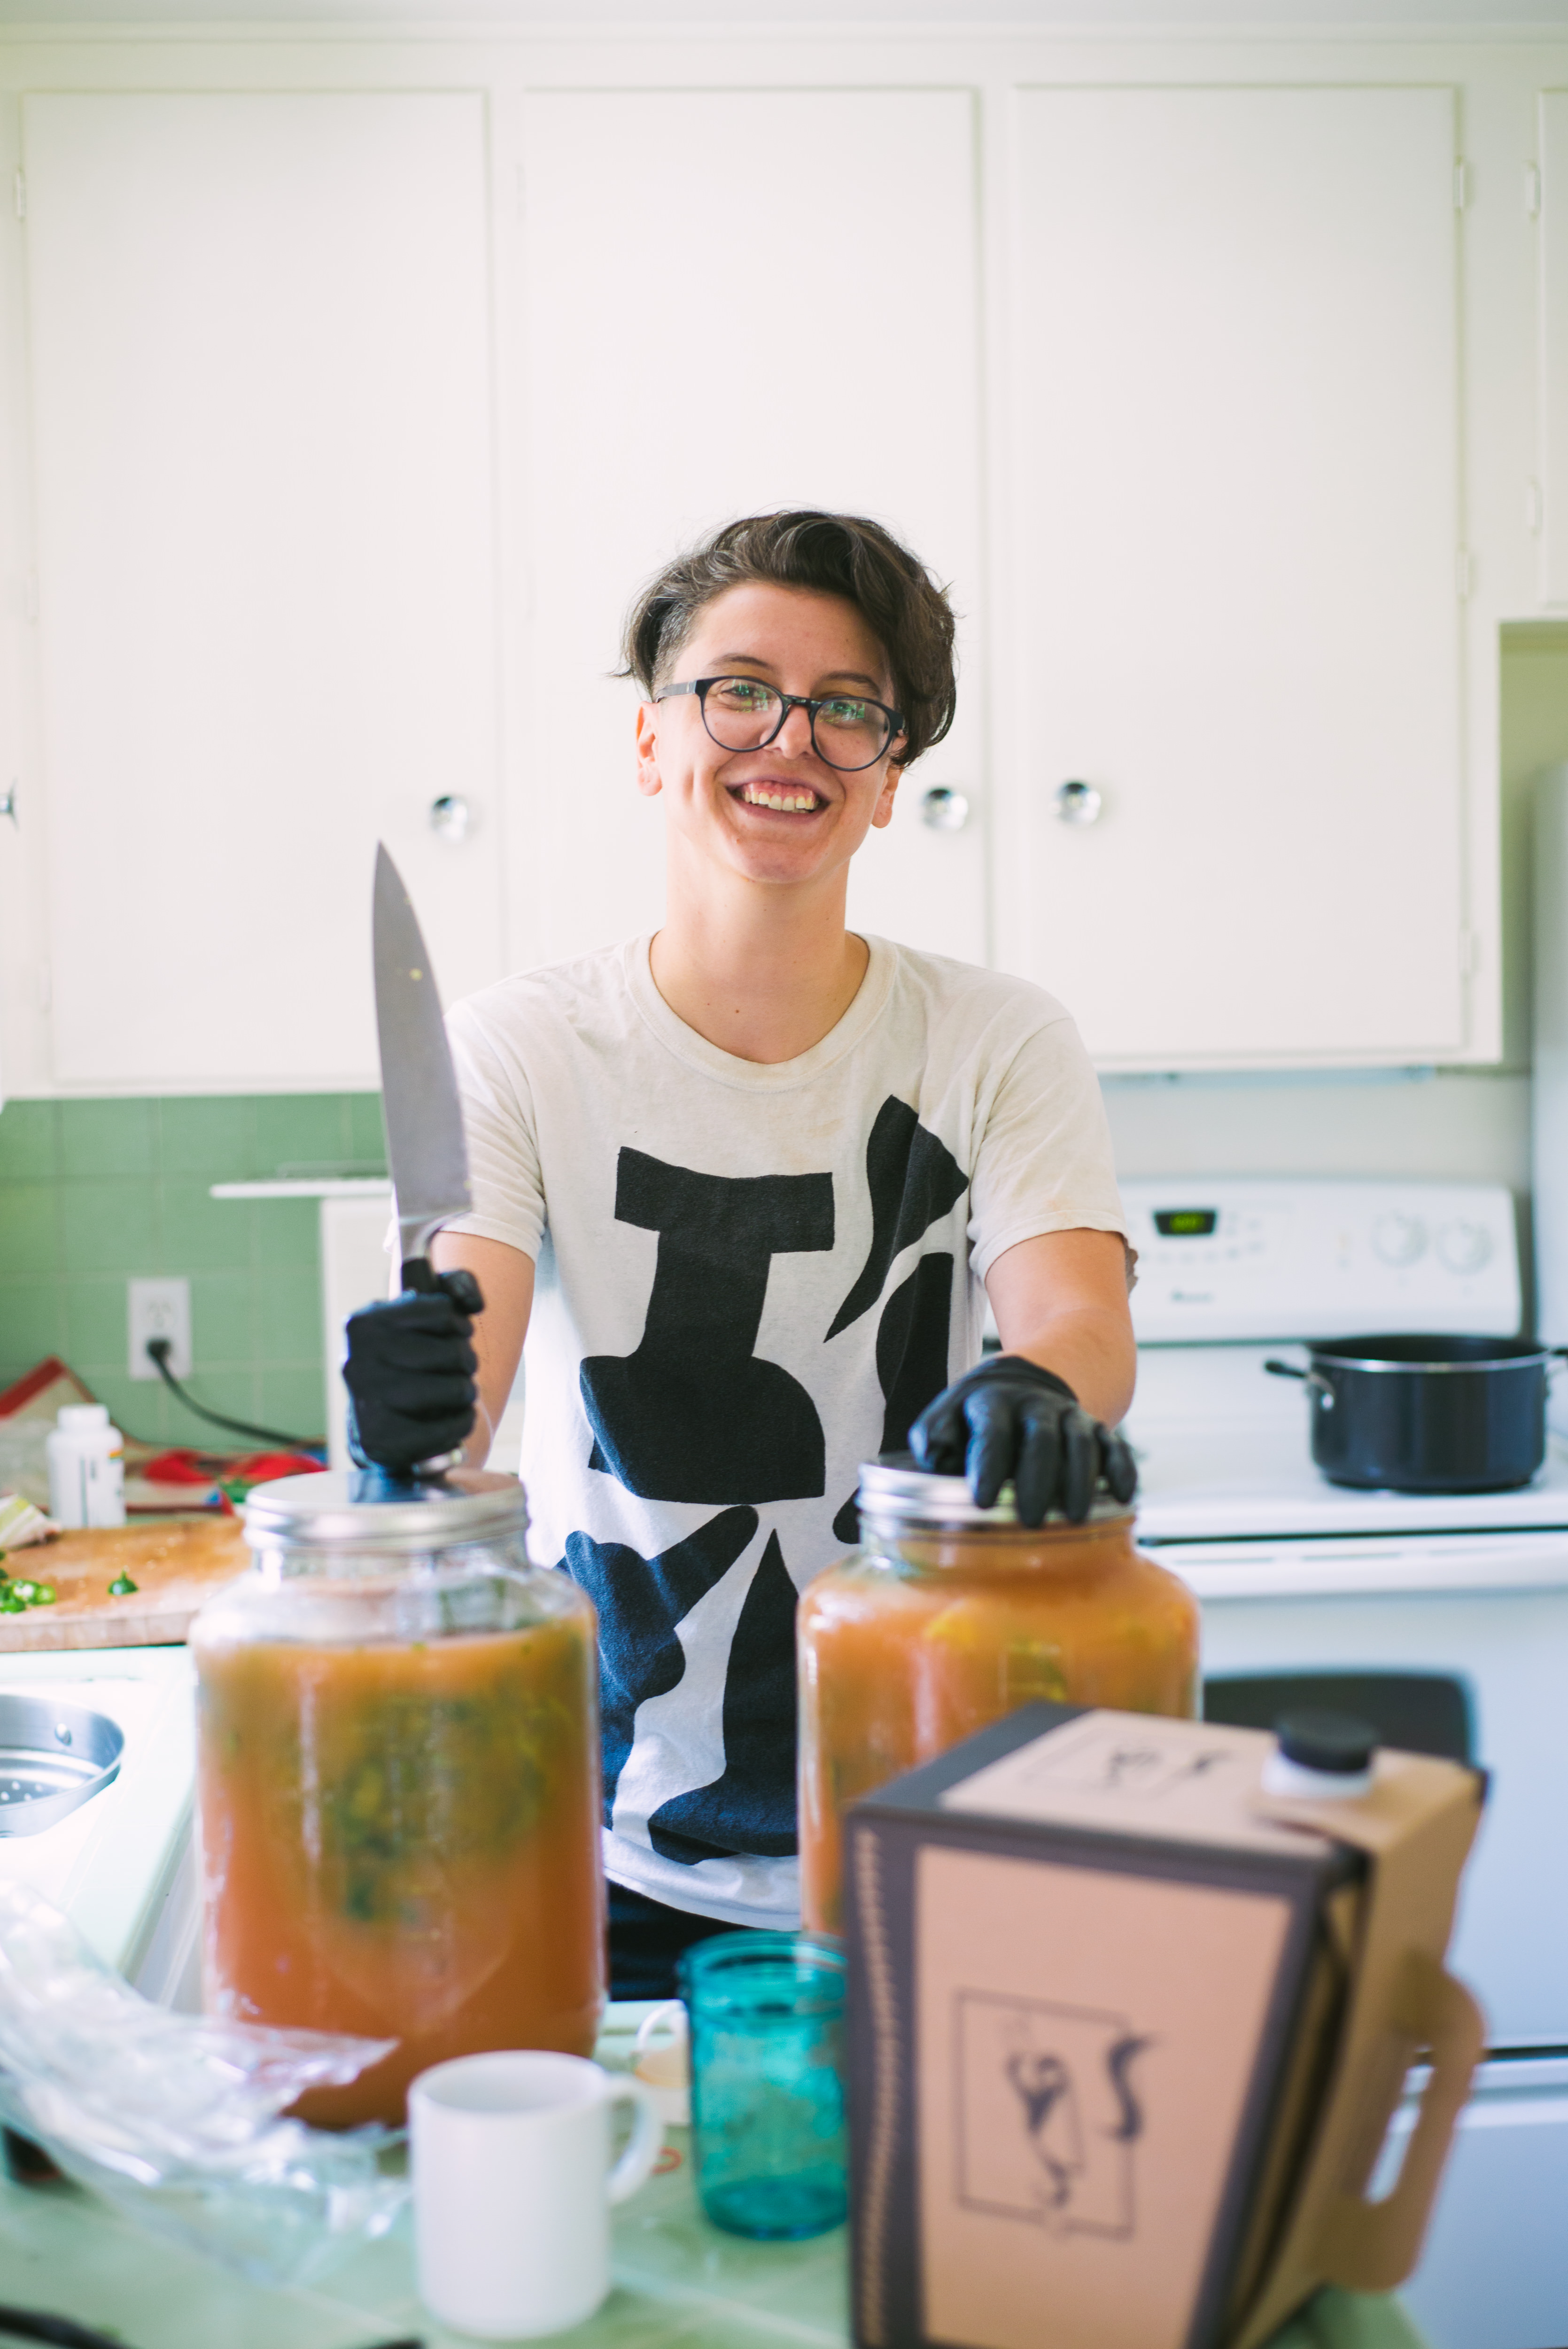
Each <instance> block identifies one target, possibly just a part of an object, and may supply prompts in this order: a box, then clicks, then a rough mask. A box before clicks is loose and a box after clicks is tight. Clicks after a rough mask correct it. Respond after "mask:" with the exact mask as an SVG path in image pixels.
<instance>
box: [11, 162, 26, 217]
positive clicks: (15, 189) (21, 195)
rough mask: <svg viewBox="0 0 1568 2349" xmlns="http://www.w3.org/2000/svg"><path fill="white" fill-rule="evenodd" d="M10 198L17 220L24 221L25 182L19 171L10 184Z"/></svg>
mask: <svg viewBox="0 0 1568 2349" xmlns="http://www.w3.org/2000/svg"><path fill="white" fill-rule="evenodd" d="M11 198H12V202H14V203H15V207H16V217H17V219H18V220H26V217H27V182H26V180H25V179H24V178H23V176H22V174H21V172H20V171H18V172H17V174H16V176H15V179H14V180H13V181H12V182H11Z"/></svg>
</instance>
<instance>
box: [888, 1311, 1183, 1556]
mask: <svg viewBox="0 0 1568 2349" xmlns="http://www.w3.org/2000/svg"><path fill="white" fill-rule="evenodd" d="M909 1448H910V1450H911V1451H912V1452H913V1454H914V1456H915V1459H916V1461H917V1462H918V1463H919V1464H920V1466H921V1467H922V1468H925V1469H929V1470H930V1471H932V1472H933V1473H934V1475H942V1476H957V1475H965V1476H966V1477H967V1478H968V1480H969V1490H970V1494H971V1495H972V1496H973V1498H974V1500H975V1503H976V1505H977V1506H979V1507H980V1508H982V1509H988V1508H990V1507H992V1506H994V1504H995V1499H996V1495H997V1494H998V1493H999V1492H1000V1491H1001V1489H1002V1487H1003V1485H1005V1484H1006V1482H1007V1480H1008V1478H1009V1477H1011V1479H1012V1481H1013V1488H1014V1491H1015V1493H1016V1495H1017V1504H1018V1522H1019V1524H1020V1525H1024V1526H1039V1525H1043V1524H1044V1523H1045V1520H1046V1514H1047V1510H1050V1509H1060V1510H1061V1512H1062V1514H1063V1515H1064V1516H1067V1517H1068V1518H1070V1520H1071V1521H1072V1523H1073V1524H1074V1525H1081V1524H1082V1523H1083V1521H1084V1519H1085V1518H1086V1517H1087V1516H1088V1513H1089V1508H1090V1506H1091V1504H1092V1502H1093V1500H1094V1495H1095V1489H1096V1487H1097V1485H1099V1483H1100V1482H1101V1480H1102V1479H1103V1481H1104V1483H1105V1485H1106V1486H1107V1487H1108V1489H1109V1492H1110V1493H1111V1494H1112V1495H1113V1496H1114V1498H1115V1499H1117V1500H1119V1501H1130V1500H1131V1498H1132V1495H1133V1494H1134V1493H1135V1492H1136V1490H1137V1489H1138V1468H1137V1464H1136V1463H1135V1462H1134V1460H1133V1457H1132V1454H1131V1451H1130V1449H1129V1447H1128V1445H1127V1444H1125V1443H1124V1442H1123V1441H1122V1439H1121V1437H1120V1436H1119V1435H1118V1434H1116V1433H1114V1432H1113V1431H1112V1430H1111V1429H1110V1428H1109V1427H1106V1426H1104V1425H1103V1424H1102V1423H1101V1422H1100V1421H1099V1420H1098V1419H1090V1417H1089V1415H1088V1413H1087V1412H1086V1411H1083V1410H1081V1409H1080V1408H1079V1405H1078V1397H1077V1395H1075V1394H1074V1392H1073V1391H1072V1389H1071V1387H1069V1386H1068V1382H1067V1381H1066V1380H1065V1379H1058V1378H1057V1375H1056V1372H1055V1371H1043V1370H1041V1369H1040V1367H1039V1365H1038V1363H1037V1362H1031V1361H1026V1359H1025V1358H1024V1356H1023V1355H1021V1354H993V1355H992V1356H991V1357H990V1359H989V1360H988V1361H984V1362H982V1363H981V1364H980V1365H979V1367H978V1369H976V1370H973V1371H966V1372H965V1375H964V1377H963V1378H961V1379H954V1381H953V1384H952V1385H951V1386H950V1387H944V1389H943V1392H941V1393H940V1394H939V1395H938V1396H937V1398H936V1401H935V1402H932V1403H927V1405H926V1407H925V1409H924V1410H923V1412H922V1413H921V1414H920V1417H919V1418H918V1419H917V1420H916V1421H915V1423H914V1424H913V1427H912V1428H911V1429H910V1431H909Z"/></svg>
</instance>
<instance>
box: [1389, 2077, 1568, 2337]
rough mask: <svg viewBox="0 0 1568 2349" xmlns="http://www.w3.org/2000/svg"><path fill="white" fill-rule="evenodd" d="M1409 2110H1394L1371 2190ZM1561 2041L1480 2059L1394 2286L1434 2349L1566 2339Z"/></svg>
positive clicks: (1566, 2081) (1566, 2181) (1566, 2108)
mask: <svg viewBox="0 0 1568 2349" xmlns="http://www.w3.org/2000/svg"><path fill="white" fill-rule="evenodd" d="M1413 2119H1414V2107H1413V2105H1407V2106H1405V2107H1404V2108H1403V2109H1402V2110H1401V2111H1400V2112H1399V2113H1398V2115H1397V2116H1396V2117H1395V2121H1394V2126H1393V2127H1392V2128H1391V2129H1390V2131H1389V2135H1388V2145H1387V2148H1386V2150H1385V2157H1384V2162H1383V2168H1382V2171H1381V2173H1380V2174H1379V2177H1378V2178H1377V2187H1378V2188H1379V2189H1383V2188H1385V2187H1386V2185H1387V2183H1388V2182H1389V2181H1390V2180H1391V2178H1392V2175H1393V2171H1394V2168H1395V2165H1396V2162H1397V2160H1398V2157H1399V2155H1400V2154H1401V2153H1402V2151H1403V2147H1404V2140H1405V2139H1406V2137H1408V2135H1409V2132H1410V2128H1411V2126H1412V2123H1413ZM1565 2211H1568V2049H1565V2050H1563V2053H1561V2054H1555V2055H1551V2056H1509V2057H1503V2058H1501V2059H1499V2060H1498V2061H1496V2062H1493V2063H1491V2064H1482V2066H1481V2068H1480V2071H1479V2072H1478V2073H1477V2074H1476V2082H1475V2088H1474V2091H1473V2093H1472V2095H1471V2097H1470V2104H1469V2106H1467V2107H1466V2109H1465V2111H1464V2113H1463V2114H1462V2116H1460V2126H1459V2134H1458V2136H1457V2137H1455V2139H1454V2147H1453V2151H1452V2153H1451V2154H1450V2155H1449V2166H1448V2168H1447V2170H1446V2171H1445V2172H1444V2175H1443V2182H1442V2185H1441V2186H1440V2187H1439V2190H1438V2200H1437V2207H1436V2209H1434V2211H1433V2213H1432V2222H1431V2225H1430V2227H1429V2230H1428V2233H1427V2240H1426V2246H1425V2248H1424V2250H1423V2251H1422V2254H1421V2261H1420V2265H1419V2266H1418V2268H1417V2270H1416V2272H1415V2274H1414V2275H1413V2276H1412V2277H1411V2278H1410V2281H1409V2282H1408V2283H1407V2284H1403V2285H1401V2287H1400V2290H1399V2297H1400V2299H1401V2300H1402V2301H1403V2302H1404V2303H1405V2306H1406V2307H1407V2308H1408V2310H1409V2312H1410V2314H1411V2315H1412V2316H1413V2317H1414V2318H1415V2320H1416V2323H1417V2324H1418V2326H1419V2327H1420V2330H1421V2332H1422V2333H1424V2334H1425V2336H1426V2338H1427V2340H1428V2341H1429V2343H1430V2344H1431V2349H1561V2344H1563V2343H1564V2342H1568V2224H1565V2223H1564V2215H1563V2214H1564V2212H1565Z"/></svg>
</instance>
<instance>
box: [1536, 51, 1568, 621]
mask: <svg viewBox="0 0 1568 2349" xmlns="http://www.w3.org/2000/svg"><path fill="white" fill-rule="evenodd" d="M1540 139H1541V160H1540V166H1539V169H1540V173H1541V178H1540V207H1541V248H1540V250H1541V357H1542V367H1541V381H1542V405H1541V489H1542V533H1541V558H1542V559H1541V600H1542V603H1543V604H1546V605H1551V606H1552V607H1553V609H1556V610H1568V90H1562V89H1553V90H1546V91H1543V92H1542V98H1541V128H1540Z"/></svg>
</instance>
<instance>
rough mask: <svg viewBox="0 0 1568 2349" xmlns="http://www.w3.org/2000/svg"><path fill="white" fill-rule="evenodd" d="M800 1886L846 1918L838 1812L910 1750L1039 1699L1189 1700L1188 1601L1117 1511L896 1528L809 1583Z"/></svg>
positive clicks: (1185, 1705)
mask: <svg viewBox="0 0 1568 2349" xmlns="http://www.w3.org/2000/svg"><path fill="white" fill-rule="evenodd" d="M796 1642H797V1651H798V1654H799V1684H800V1895H801V1909H802V1914H803V1921H804V1923H805V1925H806V1928H807V1930H809V1931H812V1932H825V1933H837V1932H839V1931H841V1930H842V1911H843V1898H842V1826H841V1822H842V1815H843V1811H844V1806H846V1804H849V1803H852V1802H854V1801H856V1800H857V1799H858V1798H859V1797H860V1796H861V1795H869V1794H873V1793H874V1792H875V1791H876V1789H877V1788H878V1787H879V1786H885V1785H887V1784H888V1782H889V1780H890V1779H892V1778H896V1777H898V1776H900V1775H901V1774H902V1773H903V1771H905V1770H913V1768H914V1767H915V1766H916V1764H919V1763H922V1762H931V1761H934V1760H935V1758H936V1756H937V1755H938V1754H945V1753H946V1752H947V1751H948V1749H949V1748H950V1747H951V1746H954V1745H956V1744H959V1743H960V1742H961V1741H962V1740H963V1739H964V1738H965V1737H970V1736H973V1735H974V1733H975V1731H976V1730H979V1729H985V1728H987V1727H988V1726H989V1725H990V1723H992V1722H994V1721H1000V1720H1002V1719H1003V1718H1004V1717H1005V1716H1006V1714H1007V1713H1016V1711H1017V1710H1018V1708H1019V1706H1020V1705H1025V1704H1034V1703H1037V1702H1040V1701H1042V1700H1045V1701H1047V1702H1051V1703H1056V1704H1079V1705H1104V1706H1106V1707H1108V1708H1109V1709H1111V1710H1113V1711H1116V1712H1121V1713H1171V1714H1187V1715H1191V1714H1192V1713H1195V1712H1196V1710H1197V1679H1198V1607H1197V1602H1196V1600H1195V1599H1193V1597H1192V1595H1191V1592H1190V1591H1189V1590H1188V1588H1187V1587H1186V1585H1185V1584H1184V1583H1183V1582H1181V1580H1180V1579H1179V1578H1177V1577H1176V1576H1175V1575H1173V1574H1171V1573H1168V1572H1167V1571H1166V1569H1165V1568H1163V1567H1159V1566H1156V1565H1155V1564H1154V1562H1153V1560H1152V1559H1151V1558H1148V1557H1143V1556H1142V1555H1141V1554H1140V1552H1139V1551H1138V1550H1136V1549H1134V1547H1132V1542H1131V1538H1130V1534H1129V1531H1128V1527H1127V1525H1126V1523H1125V1522H1123V1523H1119V1524H1112V1525H1108V1526H1103V1527H1085V1528H1081V1529H1080V1528H1077V1527H1074V1528H1071V1529H1068V1528H1059V1529H1058V1528H1053V1529H1051V1531H1050V1532H1048V1533H1047V1535H1045V1536H1042V1537H1034V1538H1031V1537H1029V1536H1028V1535H1027V1534H1026V1533H1023V1532H1020V1531H1017V1530H1016V1529H1008V1530H1007V1531H1006V1532H1005V1533H1001V1534H989V1533H985V1534H977V1533H975V1532H964V1533H949V1534H941V1533H930V1532H926V1531H921V1532H919V1533H915V1532H913V1531H909V1532H904V1533H902V1534H901V1535H900V1536H899V1537H898V1538H897V1542H896V1555H895V1549H894V1546H892V1545H884V1546H883V1548H882V1552H881V1554H880V1555H878V1556H870V1555H859V1554H857V1555H855V1556H853V1557H848V1558H844V1559H842V1560H841V1562H840V1563H839V1564H838V1565H837V1566H833V1567H830V1568H828V1571H827V1572H826V1573H825V1574H822V1575H820V1576H819V1577H818V1578H817V1579H816V1581H814V1582H813V1583H811V1584H810V1587H809V1588H808V1589H807V1590H806V1592H805V1594H804V1596H803V1597H802V1599H801V1600H800V1608H799V1615H798V1617H797V1619H796Z"/></svg>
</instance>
